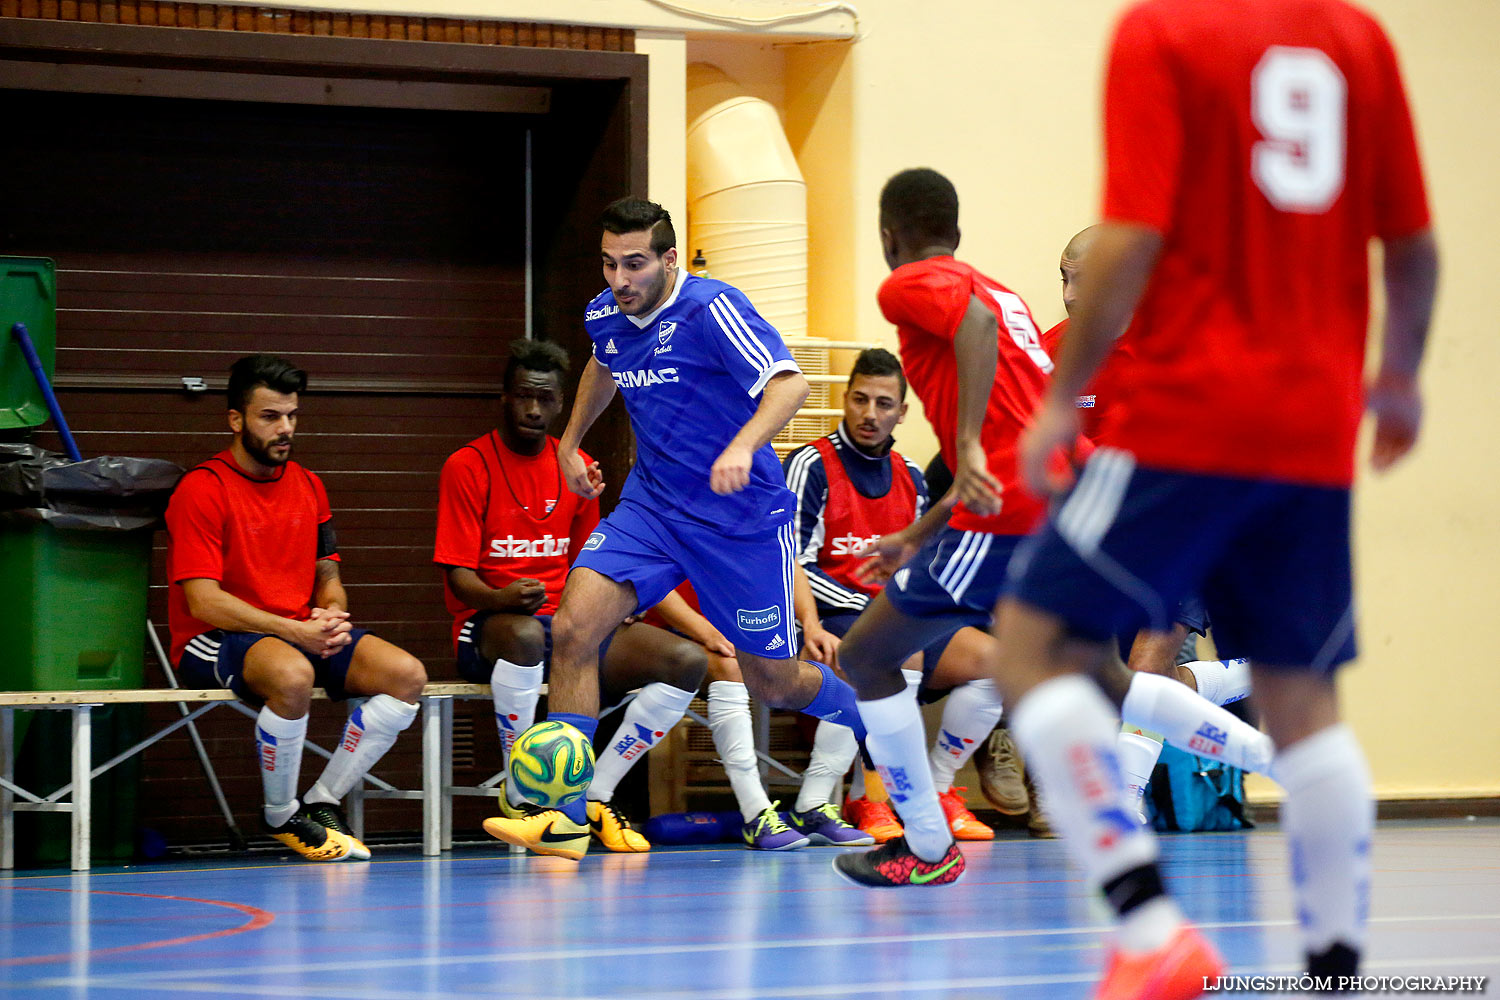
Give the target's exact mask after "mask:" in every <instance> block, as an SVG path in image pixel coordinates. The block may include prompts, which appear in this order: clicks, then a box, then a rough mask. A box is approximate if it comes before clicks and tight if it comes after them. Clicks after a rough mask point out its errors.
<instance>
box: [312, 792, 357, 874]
mask: <svg viewBox="0 0 1500 1000" xmlns="http://www.w3.org/2000/svg"><path fill="white" fill-rule="evenodd" d="M302 811H303V812H305V813H307V815H309V816H311V817H312V818H313V819H314V820H316V821H317V822H319V823H322V824H323V825H324V826H325V827H327V828H328V829H330V830H333V831H334V832H335V833H342V834H343V835H344V836H345V837H346V838H348V840H349V843H350V845H351V847H352V849H353V854H352V860H354V861H369V860H370V849H369V848H368V847H366V846H365V843H364V841H362V840H360V839H359V838H358V837H356V836H355V835H354V832H353V831H352V830H350V829H349V819H348V817H346V816H345V815H344V810H343V809H342V808H341V807H340V806H339V805H338V804H337V803H333V802H309V803H307V804H306V805H304V806H303V807H302Z"/></svg>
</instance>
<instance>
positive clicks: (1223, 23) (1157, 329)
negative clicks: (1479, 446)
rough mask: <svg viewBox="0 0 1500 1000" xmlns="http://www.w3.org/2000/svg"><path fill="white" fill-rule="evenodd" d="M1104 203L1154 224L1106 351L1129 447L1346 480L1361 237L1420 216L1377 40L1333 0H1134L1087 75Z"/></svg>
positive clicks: (1395, 86) (1165, 464)
mask: <svg viewBox="0 0 1500 1000" xmlns="http://www.w3.org/2000/svg"><path fill="white" fill-rule="evenodd" d="M1105 144H1106V147H1107V149H1106V152H1107V159H1108V166H1107V179H1106V182H1105V193H1104V216H1105V218H1107V219H1110V220H1114V221H1118V222H1127V223H1136V224H1140V225H1144V226H1147V227H1150V228H1151V229H1154V230H1156V231H1158V232H1160V233H1162V234H1163V236H1164V237H1165V243H1164V246H1163V249H1162V253H1161V256H1160V259H1159V260H1158V262H1157V265H1156V271H1155V273H1154V275H1153V277H1152V280H1151V282H1150V284H1149V286H1148V287H1147V289H1146V293H1145V295H1144V297H1143V298H1142V300H1141V303H1140V306H1139V307H1138V308H1137V310H1136V313H1135V318H1134V320H1133V322H1132V325H1131V329H1130V331H1129V332H1128V333H1127V334H1126V337H1127V338H1129V340H1130V346H1131V347H1132V349H1133V357H1131V356H1122V355H1119V354H1118V353H1117V354H1116V355H1115V356H1114V357H1112V358H1111V359H1110V361H1109V371H1108V372H1107V381H1108V384H1109V386H1110V388H1111V390H1112V391H1114V392H1116V393H1117V398H1116V399H1115V400H1114V401H1113V402H1114V403H1117V404H1118V406H1119V407H1120V411H1121V412H1120V415H1119V416H1120V424H1119V427H1118V433H1116V434H1112V435H1111V438H1112V440H1111V443H1112V444H1115V445H1118V446H1120V447H1123V448H1127V449H1129V450H1130V451H1132V452H1134V453H1135V454H1136V457H1137V459H1138V460H1139V461H1140V462H1141V463H1142V464H1144V465H1149V466H1152V467H1156V468H1165V469H1174V470H1180V471H1187V472H1194V473H1204V474H1213V475H1228V476H1243V477H1250V478H1266V479H1276V480H1282V481H1287V482H1299V483H1307V484H1312V485H1326V486H1347V485H1349V483H1350V482H1351V481H1352V479H1353V474H1354V440H1355V434H1356V432H1357V430H1358V426H1359V420H1360V414H1361V411H1362V409H1363V387H1362V372H1363V367H1364V355H1365V333H1366V327H1367V326H1368V312H1369V288H1368V284H1369V278H1368V275H1369V258H1368V243H1369V240H1370V239H1371V238H1372V237H1380V238H1395V237H1401V236H1408V235H1412V234H1414V233H1417V232H1420V231H1421V230H1423V229H1425V228H1426V227H1427V225H1428V211H1427V198H1426V193H1425V190H1424V187H1423V182H1422V172H1421V167H1420V164H1419V161H1418V157H1417V148H1416V141H1415V138H1414V136H1413V132H1412V124H1411V116H1410V113H1409V111H1408V109H1407V103H1406V96H1405V93H1404V91H1403V89H1402V85H1401V78H1400V74H1399V72H1398V70H1397V67H1396V58H1395V54H1394V52H1393V51H1392V49H1391V45H1390V42H1389V41H1388V40H1387V38H1386V36H1385V33H1384V32H1383V31H1382V30H1381V28H1380V26H1379V25H1378V24H1377V23H1376V22H1375V21H1374V20H1373V19H1372V18H1371V17H1370V16H1369V15H1368V14H1365V13H1364V12H1362V11H1360V10H1358V9H1356V8H1354V7H1352V6H1350V5H1348V4H1345V3H1342V2H1339V0H1214V2H1212V3H1204V2H1202V0H1147V2H1146V3H1142V4H1140V5H1138V6H1136V7H1134V8H1132V9H1131V10H1129V11H1128V12H1127V13H1126V14H1125V15H1124V17H1123V18H1122V20H1121V21H1120V23H1119V25H1118V27H1117V29H1116V33H1115V37H1114V42H1113V48H1112V51H1111V55H1110V60H1109V69H1108V78H1107V85H1106V95H1105Z"/></svg>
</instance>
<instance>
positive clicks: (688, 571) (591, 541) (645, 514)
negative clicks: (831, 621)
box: [573, 500, 797, 659]
mask: <svg viewBox="0 0 1500 1000" xmlns="http://www.w3.org/2000/svg"><path fill="white" fill-rule="evenodd" d="M793 565H794V564H793V561H792V526H791V525H790V524H785V525H782V526H781V527H779V528H775V529H773V530H771V531H768V532H764V533H762V534H757V535H747V536H735V535H725V534H720V533H719V532H717V531H714V530H713V529H711V528H707V527H704V526H703V525H701V524H697V523H695V522H692V521H685V520H682V521H679V520H669V519H667V518H664V517H662V516H661V515H659V514H657V513H656V512H655V511H652V510H650V509H648V508H646V507H644V506H642V505H641V504H638V503H635V502H634V501H631V500H622V501H621V502H620V505H619V506H618V507H616V508H615V509H614V510H613V511H612V512H611V513H610V515H609V516H608V517H606V518H605V519H604V520H603V521H601V522H600V523H599V527H598V528H597V529H595V531H594V533H593V534H592V535H590V536H589V538H588V541H586V542H584V544H583V548H582V550H581V551H580V552H579V553H578V558H577V559H576V560H574V562H573V568H574V569H577V568H578V567H580V566H584V567H587V568H588V569H591V570H593V571H594V572H596V573H600V574H603V575H604V576H607V577H609V578H610V579H611V580H614V581H616V582H617V583H628V584H630V585H632V586H633V587H635V595H636V600H637V601H638V602H639V603H638V605H637V607H636V611H637V613H639V612H640V611H643V610H644V609H646V608H649V607H651V606H653V605H655V604H657V603H658V602H659V601H661V599H662V598H664V597H666V596H667V594H668V593H669V592H671V591H672V590H673V589H674V588H675V587H676V586H677V585H678V584H679V583H681V582H682V581H683V578H684V577H686V578H687V580H688V581H689V582H690V583H692V585H693V590H694V591H696V592H697V594H698V606H699V609H700V610H701V611H702V613H703V617H704V618H707V619H708V620H709V622H710V623H711V624H712V625H713V627H714V628H716V629H718V630H719V632H720V633H722V634H723V636H724V638H726V639H728V640H729V641H730V643H732V644H733V645H734V647H735V648H736V649H739V650H743V651H744V652H746V653H752V654H755V655H757V656H767V657H770V658H772V659H784V658H787V657H793V656H796V655H797V645H796V643H797V636H796V632H795V626H796V616H795V615H793V614H792V572H793Z"/></svg>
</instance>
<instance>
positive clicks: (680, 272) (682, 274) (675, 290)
mask: <svg viewBox="0 0 1500 1000" xmlns="http://www.w3.org/2000/svg"><path fill="white" fill-rule="evenodd" d="M687 279H688V272H687V268H685V267H679V268H678V269H677V283H676V284H674V285H673V286H672V294H671V295H668V296H667V301H665V302H663V303H662V304H661V305H659V306H657V307H656V308H655V309H653V310H651V312H650V313H649V314H648V315H645V316H626V317H625V318H626V319H628V320H630V322H632V323H634V324H635V327H636V329H638V330H644V329H646V327H648V326H650V325H651V324H652V323H655V322H656V317H658V316H660V315H661V314H662V313H663V312H664V311H666V310H667V309H670V308H671V307H672V303H674V302H676V301H677V296H678V295H680V294H682V286H683V285H685V284H687Z"/></svg>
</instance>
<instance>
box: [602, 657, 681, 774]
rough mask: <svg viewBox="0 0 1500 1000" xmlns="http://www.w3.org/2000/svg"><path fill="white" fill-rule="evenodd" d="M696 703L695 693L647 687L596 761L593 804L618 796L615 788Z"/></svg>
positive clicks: (669, 687)
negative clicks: (694, 700) (607, 747)
mask: <svg viewBox="0 0 1500 1000" xmlns="http://www.w3.org/2000/svg"><path fill="white" fill-rule="evenodd" d="M692 703H693V692H691V691H684V690H682V689H681V688H677V687H673V686H672V685H670V684H663V683H662V682H660V681H656V682H654V683H651V684H647V685H646V686H645V687H643V688H641V690H640V691H639V692H638V693H637V694H636V696H635V697H634V698H633V699H631V702H630V704H629V705H626V706H625V717H624V718H623V719H621V720H620V728H619V729H618V730H616V732H615V737H614V740H613V741H612V742H611V743H610V745H609V749H607V750H604V751H602V752H601V753H600V754H599V755H598V757H597V758H596V759H595V761H594V780H593V781H591V782H590V783H589V790H588V798H589V800H590V801H592V802H608V801H609V800H610V799H612V798H614V797H615V786H616V785H618V784H619V783H620V779H621V778H623V777H625V774H626V772H628V771H629V770H630V769H631V768H632V767H634V766H635V762H636V761H638V760H640V759H641V758H642V757H644V756H645V755H646V751H647V750H650V749H651V748H652V747H654V746H655V745H656V743H657V741H658V740H660V739H661V738H662V737H663V736H665V735H667V730H669V729H671V728H672V727H673V726H675V725H677V723H678V721H679V720H680V719H681V718H682V713H683V712H686V711H687V710H688V706H689V705H691V704H692Z"/></svg>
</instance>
